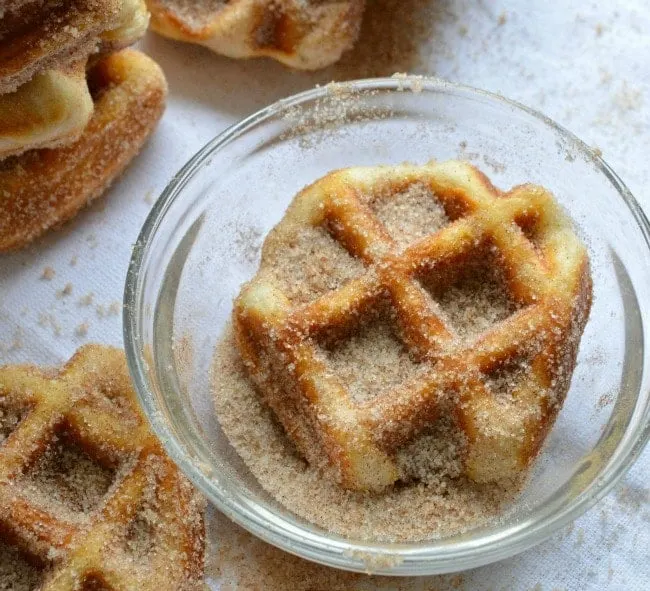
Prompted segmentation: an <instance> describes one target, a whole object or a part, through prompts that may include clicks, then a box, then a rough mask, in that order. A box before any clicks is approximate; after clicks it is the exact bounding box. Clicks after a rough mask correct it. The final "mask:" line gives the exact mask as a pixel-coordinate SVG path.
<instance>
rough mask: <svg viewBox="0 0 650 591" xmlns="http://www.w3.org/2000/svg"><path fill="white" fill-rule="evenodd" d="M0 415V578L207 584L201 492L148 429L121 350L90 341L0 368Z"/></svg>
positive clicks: (55, 583) (15, 585) (54, 588)
mask: <svg viewBox="0 0 650 591" xmlns="http://www.w3.org/2000/svg"><path fill="white" fill-rule="evenodd" d="M0 427H1V430H0V559H3V558H4V560H5V562H4V563H3V564H2V567H0V577H4V578H5V580H3V579H2V578H0V587H2V588H3V589H5V588H10V589H20V590H22V589H29V590H33V589H39V590H40V591H64V590H65V591H72V590H73V589H75V590H89V589H94V590H98V589H102V590H104V591H118V590H119V591H126V590H131V589H141V590H148V589H151V590H156V591H164V590H170V591H172V590H173V591H179V590H190V589H198V588H199V587H198V585H199V584H200V580H201V579H202V574H203V553H204V533H203V517H202V509H203V503H202V501H201V500H200V499H199V497H198V496H197V494H196V493H195V492H194V490H193V488H192V487H191V485H190V484H189V483H188V482H187V481H186V480H185V478H184V477H183V476H182V475H181V474H180V472H179V471H178V469H177V468H176V466H175V465H174V464H173V463H172V462H171V461H170V460H169V459H168V458H167V457H166V455H165V454H164V452H163V451H162V449H161V447H160V444H159V443H158V442H157V440H156V439H155V438H154V436H153V435H152V434H151V432H150V431H149V428H148V424H147V422H146V419H145V418H144V417H143V415H142V414H141V411H140V409H139V406H138V404H137V401H136V399H135V394H134V392H133V389H132V387H131V383H130V378H129V375H128V371H127V368H126V361H125V359H124V354H123V353H122V352H121V351H119V350H118V349H114V348H111V347H105V346H99V345H88V346H85V347H83V348H81V349H80V350H79V351H78V352H77V353H76V354H75V356H74V357H73V358H72V359H71V360H70V361H69V362H68V364H67V365H66V366H65V367H64V368H63V369H62V370H61V371H60V372H58V373H55V374H47V373H44V372H42V371H41V370H39V369H38V368H35V367H31V366H5V367H2V368H0ZM8 556H11V557H12V560H9V559H7V557H8ZM0 562H2V560H0ZM7 569H9V570H7ZM11 569H13V571H12V570H11Z"/></svg>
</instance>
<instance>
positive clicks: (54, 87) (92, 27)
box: [0, 0, 148, 159]
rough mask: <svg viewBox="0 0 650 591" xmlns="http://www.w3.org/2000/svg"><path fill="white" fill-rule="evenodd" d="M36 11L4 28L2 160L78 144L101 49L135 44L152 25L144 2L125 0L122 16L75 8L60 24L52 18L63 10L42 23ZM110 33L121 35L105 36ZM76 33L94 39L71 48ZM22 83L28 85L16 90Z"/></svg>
mask: <svg viewBox="0 0 650 591" xmlns="http://www.w3.org/2000/svg"><path fill="white" fill-rule="evenodd" d="M34 4H35V3H34V2H30V3H28V4H27V5H26V7H25V8H24V10H25V11H26V12H27V14H26V15H25V16H24V18H22V17H21V18H19V16H20V15H21V14H22V13H20V12H18V15H15V16H14V17H13V18H12V16H11V15H10V16H8V17H5V18H3V19H0V23H1V24H0V28H4V29H5V31H4V32H5V38H4V39H0V59H4V60H5V62H4V63H2V62H0V63H2V65H0V91H2V92H3V93H2V94H0V159H2V158H5V157H7V156H12V155H16V154H20V153H22V152H24V151H26V150H31V149H39V148H52V147H57V146H61V145H65V144H66V143H71V142H73V141H75V140H77V139H78V138H79V136H80V135H81V133H82V131H83V129H84V127H85V126H86V124H87V123H88V121H89V119H90V116H91V115H92V108H93V103H92V98H91V96H90V91H89V89H88V85H87V83H86V64H87V62H88V59H89V56H91V53H92V57H91V61H94V60H95V59H97V58H96V55H97V54H95V53H93V52H95V51H96V50H97V49H99V50H100V55H101V53H106V52H108V51H114V50H117V49H121V48H123V47H126V46H127V45H130V44H131V43H133V42H134V41H136V40H137V39H138V38H139V37H140V36H142V34H143V33H144V31H145V30H146V28H147V24H148V12H147V10H146V6H145V5H144V0H120V3H119V8H120V12H119V13H115V12H114V11H112V10H111V5H110V3H107V2H100V1H99V0H95V2H86V3H76V4H75V3H74V2H73V3H70V2H68V3H64V4H65V5H64V8H65V10H63V11H61V12H60V14H58V15H56V16H57V17H58V20H57V18H55V15H53V14H52V13H56V12H57V10H59V9H52V10H51V11H50V12H49V13H48V11H47V10H45V9H44V8H41V9H40V11H42V13H44V14H45V16H43V14H41V12H40V11H37V10H36V8H37V7H36V6H34ZM27 9H29V10H27ZM93 10H94V11H95V12H93ZM35 11H36V12H35ZM37 17H38V18H39V19H40V20H39V22H38V23H34V22H33V20H34V19H36V18H37ZM23 20H25V21H26V22H23ZM5 21H7V22H5ZM41 21H43V22H41ZM38 25H40V28H39V26H38ZM109 26H110V27H114V28H111V29H109V30H104V29H105V28H106V27H109ZM25 27H27V29H26V30H25ZM70 28H74V30H81V31H87V32H88V34H87V35H85V34H83V35H77V36H74V35H73V36H72V38H70V39H67V41H66V39H65V38H63V37H65V36H66V35H67V32H68V30H69V29H70ZM39 34H42V35H47V37H44V38H40V37H37V35H39ZM62 48H63V49H62ZM25 78H27V80H25ZM17 82H21V84H20V85H19V86H17V87H15V85H16V83H17Z"/></svg>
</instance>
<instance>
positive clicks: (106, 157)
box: [0, 49, 167, 251]
mask: <svg viewBox="0 0 650 591" xmlns="http://www.w3.org/2000/svg"><path fill="white" fill-rule="evenodd" d="M88 82H89V86H90V89H91V94H92V96H93V98H94V113H93V116H92V118H91V120H90V123H89V124H88V126H87V127H86V128H85V130H84V132H83V134H82V135H81V137H80V138H79V139H78V140H77V141H76V142H74V143H73V144H71V145H69V146H65V147H62V148H57V149H54V150H33V151H30V152H26V153H24V154H22V155H20V156H14V157H10V158H7V159H6V160H4V161H2V162H0V251H3V250H9V249H14V248H19V247H22V246H24V245H25V244H27V243H29V242H30V241H31V240H33V239H34V238H36V237H37V236H39V235H41V234H43V233H44V232H45V231H46V230H48V229H49V228H51V227H53V226H57V225H59V224H61V223H62V222H65V221H66V220H68V219H70V218H71V217H73V216H74V215H75V214H76V213H77V212H78V211H79V210H80V209H81V208H82V207H84V206H85V205H87V204H88V203H89V202H90V201H92V200H93V199H94V198H96V197H98V196H99V195H101V194H102V192H103V191H104V190H105V189H106V187H107V186H108V185H109V184H110V183H111V182H112V181H113V179H114V178H115V177H116V176H117V175H119V174H120V173H121V172H122V171H123V170H124V168H125V167H126V166H127V164H128V163H129V162H130V161H131V160H132V159H133V157H134V156H135V155H136V154H137V152H138V151H139V149H140V147H141V146H142V144H143V143H144V141H145V140H146V139H147V137H148V136H149V135H150V133H151V132H152V131H153V129H154V127H155V125H156V123H157V122H158V119H159V118H160V116H161V115H162V112H163V110H164V104H165V96H166V93H167V85H166V82H165V78H164V75H163V73H162V71H161V70H160V68H159V67H158V65H157V64H156V63H155V62H154V61H153V60H151V59H150V58H148V57H147V56H145V55H144V54H142V53H140V52H138V51H135V50H132V49H125V50H122V51H120V52H117V53H113V54H110V55H108V56H106V57H103V58H102V59H101V60H100V61H98V62H97V64H95V66H93V68H92V69H91V70H90V72H89V74H88Z"/></svg>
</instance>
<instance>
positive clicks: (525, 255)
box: [234, 161, 591, 490]
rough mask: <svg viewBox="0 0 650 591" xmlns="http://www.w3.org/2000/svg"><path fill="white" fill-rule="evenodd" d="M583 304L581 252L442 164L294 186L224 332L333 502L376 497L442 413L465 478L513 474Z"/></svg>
mask: <svg viewBox="0 0 650 591" xmlns="http://www.w3.org/2000/svg"><path fill="white" fill-rule="evenodd" d="M590 306H591V276H590V273H589V260H588V256H587V252H586V249H585V247H584V246H583V245H582V244H581V242H580V241H579V239H578V238H577V237H576V235H575V234H574V232H573V230H572V226H571V223H570V221H569V220H568V219H567V218H566V216H565V215H564V214H563V212H562V211H561V209H560V208H559V206H558V205H557V203H556V202H555V200H554V199H553V197H552V195H551V194H550V193H548V192H547V191H546V190H544V189H543V188H541V187H538V186H534V185H523V186H519V187H515V188H514V189H512V190H510V191H508V192H506V193H502V192H500V191H499V190H497V189H496V188H495V187H493V186H492V185H491V183H490V182H489V181H488V179H487V178H486V177H485V176H484V175H482V174H481V173H480V172H479V171H478V170H477V169H475V168H474V167H472V166H470V165H468V164H465V163H462V162H455V161H450V162H443V163H436V162H431V163H429V164H427V165H425V166H419V167H418V166H410V165H402V166H396V167H377V168H351V169H346V170H340V171H337V172H333V173H331V174H329V175H327V176H325V177H324V178H323V179H321V180H319V181H317V182H316V183H314V184H313V185H311V186H309V187H307V188H306V189H304V190H303V191H302V192H301V193H300V194H299V195H298V196H297V197H296V198H295V200H294V202H293V203H292V204H291V206H290V207H289V209H288V210H287V212H286V214H285V216H284V218H283V220H282V221H281V222H280V223H279V224H278V225H277V226H276V227H275V228H274V229H273V231H272V232H271V233H270V234H269V236H268V237H267V239H266V241H265V244H264V249H263V253H262V262H261V266H260V270H259V272H258V273H257V275H256V276H255V278H254V279H253V280H252V281H251V282H250V283H248V284H247V285H245V286H244V288H243V289H242V291H241V293H240V295H239V297H238V298H237V300H236V304H235V309H234V323H235V329H236V335H237V340H238V348H239V350H240V353H241V356H242V358H243V360H244V362H245V365H246V367H247V368H248V371H249V373H250V375H251V376H252V378H253V380H254V381H255V383H256V384H257V385H258V387H259V388H260V391H261V393H262V395H263V397H264V398H265V400H266V401H267V403H268V404H269V406H270V407H271V408H272V409H273V411H274V412H275V414H276V415H277V417H278V418H279V420H280V421H281V423H282V424H283V425H284V428H285V430H286V432H287V433H288V435H289V436H290V437H291V438H292V439H293V441H294V442H295V443H296V445H297V446H298V448H299V449H300V450H301V452H302V453H303V454H304V456H305V457H306V458H307V459H308V460H309V461H310V462H311V463H313V464H316V465H329V466H332V467H333V468H335V471H336V475H335V476H336V478H337V479H338V480H339V481H340V483H341V484H342V485H343V486H345V487H347V488H351V489H360V490H368V489H369V490H380V489H382V488H383V487H385V486H388V485H390V484H392V483H393V482H395V480H396V479H397V478H398V477H399V476H400V475H399V473H398V469H397V465H396V463H395V461H394V454H395V453H396V451H397V450H399V449H401V448H403V447H404V446H405V445H406V444H407V443H408V442H410V441H411V440H413V439H414V438H415V437H416V436H417V435H419V434H420V433H423V432H424V431H425V430H426V428H427V427H428V426H430V425H431V424H432V422H433V421H435V419H436V418H437V417H438V416H440V415H441V413H451V415H452V416H453V417H454V418H455V420H456V422H457V424H458V425H459V427H460V428H461V429H462V431H463V432H464V436H465V439H466V442H465V446H464V450H463V452H462V453H463V460H464V469H465V472H466V474H467V476H469V477H470V478H471V479H473V480H475V481H477V482H486V481H496V480H501V479H507V478H512V477H516V476H517V475H519V474H521V473H523V471H524V470H525V469H526V467H527V466H528V465H529V464H530V462H531V461H532V459H533V458H534V457H535V456H536V454H537V453H538V451H539V449H540V447H541V445H542V443H543V441H544V438H545V436H546V434H547V432H548V430H549V429H550V427H551V425H552V424H553V421H554V419H555V417H556V415H557V412H558V411H559V409H560V407H561V406H562V402H563V400H564V397H565V395H566V392H567V390H568V388H569V385H570V380H571V375H572V372H573V368H574V365H575V360H576V355H577V350H578V345H579V341H580V336H581V334H582V331H583V329H584V326H585V323H586V321H587V317H588V314H589V310H590ZM377 326H378V328H377ZM373 327H374V328H373ZM373 331H374V332H373ZM373 334H374V335H375V336H372V335H373ZM377 335H379V336H377ZM382 335H383V336H382ZM386 335H388V336H386ZM364 339H365V340H366V341H368V340H369V341H370V346H368V343H367V342H366V344H364ZM364 347H365V348H364ZM391 356H392V357H391ZM381 363H383V366H381V367H380V365H381ZM378 368H379V369H378ZM380 370H381V372H383V373H381V372H380ZM373 372H375V373H373ZM386 372H388V373H386ZM380 373H381V375H380Z"/></svg>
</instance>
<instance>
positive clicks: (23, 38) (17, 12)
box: [0, 0, 122, 94]
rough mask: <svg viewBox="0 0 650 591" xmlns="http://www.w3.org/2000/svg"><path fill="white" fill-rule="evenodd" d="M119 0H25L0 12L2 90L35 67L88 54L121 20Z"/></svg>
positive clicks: (35, 70)
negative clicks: (103, 34)
mask: <svg viewBox="0 0 650 591" xmlns="http://www.w3.org/2000/svg"><path fill="white" fill-rule="evenodd" d="M121 10H122V0H63V1H62V2H48V1H46V0H26V1H25V2H21V3H13V4H12V5H10V6H9V8H8V9H6V10H5V11H4V12H3V14H2V18H0V94H5V93H7V92H13V91H14V90H16V89H17V88H18V87H19V86H20V85H22V84H24V83H25V82H28V81H29V80H30V79H31V78H32V77H33V76H34V75H35V74H36V73H38V72H42V71H43V70H47V69H51V68H55V69H56V68H61V67H63V66H66V65H67V64H69V63H70V62H72V61H78V60H81V59H84V58H87V57H88V55H89V54H90V53H92V52H93V51H94V50H95V49H96V48H97V45H98V42H99V38H100V36H101V35H102V33H104V32H105V31H108V30H110V29H113V28H115V27H119V26H120V24H121V23H120V20H119V19H120V16H121Z"/></svg>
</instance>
